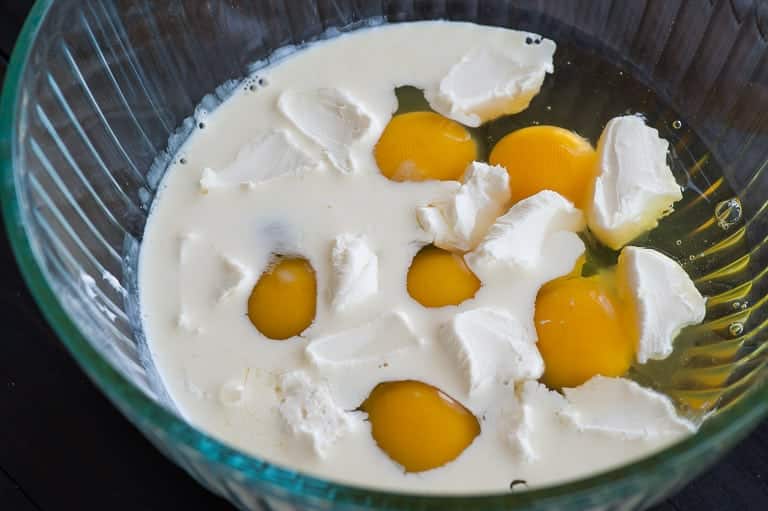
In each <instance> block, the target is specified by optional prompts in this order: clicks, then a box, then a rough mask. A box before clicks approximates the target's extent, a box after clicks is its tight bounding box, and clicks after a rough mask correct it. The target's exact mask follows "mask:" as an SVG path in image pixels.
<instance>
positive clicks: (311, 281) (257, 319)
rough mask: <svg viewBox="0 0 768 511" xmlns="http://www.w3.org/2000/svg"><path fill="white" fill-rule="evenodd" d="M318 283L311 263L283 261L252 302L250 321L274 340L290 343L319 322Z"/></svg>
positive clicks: (266, 275)
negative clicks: (291, 339)
mask: <svg viewBox="0 0 768 511" xmlns="http://www.w3.org/2000/svg"><path fill="white" fill-rule="evenodd" d="M316 301H317V281H316V279H315V271H314V270H313V269H312V265H310V264H309V261H307V260H306V259H302V258H280V259H278V260H277V261H276V262H275V263H274V264H273V265H271V266H270V267H269V268H268V269H267V271H265V272H264V273H263V274H262V275H261V277H260V278H259V281H258V282H257V283H256V285H255V286H254V287H253V291H251V296H250V297H249V298H248V318H249V319H250V320H251V323H253V326H255V327H256V329H257V330H258V331H259V332H261V333H262V334H264V335H265V336H266V337H268V338H270V339H276V340H282V339H288V338H289V337H293V336H295V335H299V334H300V333H301V332H303V331H304V330H306V328H307V327H308V326H309V325H310V324H312V321H313V320H314V319H315V306H316Z"/></svg>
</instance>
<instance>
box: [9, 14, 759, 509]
mask: <svg viewBox="0 0 768 511" xmlns="http://www.w3.org/2000/svg"><path fill="white" fill-rule="evenodd" d="M31 3H32V2H31V1H30V0H8V1H4V0H0V81H1V80H2V77H3V75H4V71H5V67H6V65H7V61H8V57H9V54H10V52H11V49H12V47H13V42H14V40H15V38H16V35H17V33H18V31H19V29H20V27H21V24H22V23H23V20H24V16H25V15H26V12H27V10H28V9H29V7H30V5H31ZM0 328H2V330H3V334H2V335H1V336H0V339H2V347H1V348H0V510H2V511H16V510H20V511H33V510H38V511H39V510H44V511H48V510H58V509H78V510H90V509H110V510H113V511H123V510H126V511H127V510H131V511H134V510H166V509H183V510H185V511H196V510H206V511H216V510H229V509H232V508H231V506H229V505H228V504H227V503H226V502H224V501H223V500H221V499H219V498H217V497H215V496H213V495H212V494H210V493H208V492H207V491H205V490H204V489H203V488H202V487H200V486H198V485H197V484H196V483H195V482H194V481H193V480H192V479H191V478H189V477H188V476H187V475H186V474H185V473H184V472H183V471H181V470H180V469H178V468H176V466H175V465H173V464H171V463H170V462H169V461H167V460H166V459H165V458H164V457H162V456H161V455H160V454H159V453H158V452H157V451H156V450H155V449H154V448H153V447H152V446H151V445H150V444H149V443H148V442H147V441H146V440H144V438H143V437H142V436H141V435H140V434H139V433H138V432H137V431H136V430H135V429H134V428H133V427H132V426H131V425H130V424H129V423H128V422H127V421H126V420H125V419H124V418H123V417H122V416H121V415H120V414H119V413H118V412H117V411H116V410H115V409H114V408H113V407H112V406H111V405H110V403H109V402H108V401H107V400H106V399H105V398H104V397H103V396H102V395H101V394H100V393H99V391H98V390H97V389H96V388H95V387H94V386H93V385H92V384H91V382H90V381H89V380H88V379H87V378H86V377H85V375H84V374H83V373H82V372H81V371H80V370H79V368H78V367H77V365H76V364H75V363H74V361H73V360H72V358H71V357H70V356H69V354H68V353H67V352H66V351H65V349H64V348H63V346H62V345H61V344H60V343H59V341H58V340H57V339H56V336H55V335H54V333H53V331H52V330H51V329H50V328H49V327H48V325H47V324H46V323H45V321H44V320H43V318H42V316H41V314H40V311H39V309H38V307H37V305H36V304H35V303H34V302H33V300H32V298H31V296H30V295H29V293H28V292H27V290H26V287H25V286H24V283H23V281H22V279H21V276H20V274H19V272H18V269H17V267H16V263H15V261H14V259H13V256H12V254H11V251H10V247H9V246H8V242H7V238H6V235H5V230H4V229H3V230H2V232H0ZM725 509H734V510H766V509H768V421H766V422H764V423H763V424H762V426H761V427H760V428H758V429H757V430H756V431H755V432H754V433H753V434H752V435H751V436H750V437H749V438H748V439H747V440H745V441H744V442H742V443H741V445H739V446H738V447H737V448H736V449H735V450H734V451H732V452H731V453H730V455H728V456H727V457H726V458H725V459H723V460H722V461H721V462H720V463H719V464H718V465H717V466H715V467H714V468H713V469H711V470H709V471H708V472H707V473H705V474H704V475H703V476H701V477H699V478H698V479H696V480H695V481H694V482H692V483H691V484H689V485H688V486H687V487H686V488H685V489H684V490H683V491H682V492H680V493H679V494H678V495H676V496H674V497H672V498H670V499H669V500H667V501H666V502H664V503H663V504H661V505H659V506H657V507H656V508H654V511H674V510H676V511H694V510H695V511H707V510H725Z"/></svg>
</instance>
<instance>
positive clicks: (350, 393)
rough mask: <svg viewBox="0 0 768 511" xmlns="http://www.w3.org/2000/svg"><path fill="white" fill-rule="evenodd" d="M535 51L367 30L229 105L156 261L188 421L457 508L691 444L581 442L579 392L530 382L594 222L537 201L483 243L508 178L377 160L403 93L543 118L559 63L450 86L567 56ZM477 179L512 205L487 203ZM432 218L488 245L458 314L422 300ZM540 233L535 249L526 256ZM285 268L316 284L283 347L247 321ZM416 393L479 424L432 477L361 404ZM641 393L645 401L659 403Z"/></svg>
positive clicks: (203, 149) (162, 236)
mask: <svg viewBox="0 0 768 511" xmlns="http://www.w3.org/2000/svg"><path fill="white" fill-rule="evenodd" d="M527 38H531V39H532V40H540V37H539V36H537V35H535V34H527V33H522V32H515V31H509V30H504V29H498V28H489V27H480V26H476V25H471V24H463V23H448V22H429V23H413V24H398V25H394V26H387V27H381V28H376V29H372V30H366V31H360V32H355V33H351V34H348V35H344V36H342V37H339V38H337V39H335V40H333V41H329V42H324V43H318V44H315V45H312V46H310V47H308V48H307V49H304V50H302V51H300V52H297V53H296V54H295V55H291V56H290V57H288V58H285V59H284V60H282V61H280V62H278V63H275V64H274V65H272V66H271V67H268V68H265V69H263V70H261V71H260V72H259V74H260V76H263V77H264V78H266V80H267V82H268V84H269V85H267V86H266V87H262V88H259V89H257V90H256V91H255V92H254V91H250V90H239V91H237V92H235V93H234V95H233V96H232V97H231V98H230V99H229V100H228V101H226V102H224V103H223V104H222V105H221V106H220V107H219V108H218V109H217V110H216V111H215V112H213V113H212V114H211V115H210V118H209V122H208V123H206V128H205V129H204V130H199V131H197V132H195V133H194V134H193V136H192V137H191V138H190V139H189V141H188V142H187V143H186V144H185V145H184V147H183V148H182V149H181V154H183V156H184V161H185V163H184V164H181V163H177V164H175V165H173V166H172V167H171V168H169V169H168V172H167V174H166V176H165V179H164V181H163V186H162V189H161V191H160V193H159V195H158V198H157V199H156V202H155V204H154V205H153V209H152V212H151V216H150V220H149V222H148V224H147V228H146V232H145V235H144V242H143V245H142V252H141V261H140V277H139V289H140V300H141V307H142V309H141V310H142V319H143V322H144V327H145V331H146V334H147V337H148V342H149V348H150V352H151V354H152V357H153V359H154V362H155V364H156V366H157V368H158V370H159V372H160V375H161V376H162V379H163V382H164V383H165V385H166V388H167V390H168V392H169V394H170V395H171V396H172V398H173V400H174V401H175V403H176V405H177V406H178V408H179V410H180V411H181V413H182V414H183V415H184V417H186V418H187V419H188V420H189V421H190V422H191V423H192V424H194V425H195V426H197V427H199V428H201V429H203V430H205V431H207V432H209V433H210V434H212V435H213V436H215V437H217V438H219V439H221V440H223V441H224V442H226V443H228V444H230V445H233V446H234V447H237V448H239V449H242V450H244V451H245V452H248V453H252V454H254V455H256V456H258V457H260V458H262V459H265V460H268V461H271V462H275V463H278V464H280V465H283V466H286V467H291V468H294V469H298V470H300V471H302V472H305V473H310V474H314V475H316V476H320V477H324V478H328V479H332V480H336V481H342V482H345V483H349V484H357V485H362V486H369V487H370V486H374V487H377V488H385V489H389V490H395V491H405V492H409V491H410V492H420V493H425V492H426V493H429V492H436V493H441V494H456V493H463V494H466V493H483V492H485V493H487V492H493V493H498V492H504V491H507V490H508V488H509V483H510V480H511V479H525V480H527V481H528V484H529V486H540V485H545V484H551V483H555V482H561V481H564V480H569V479H574V478H578V477H582V476H584V475H586V474H590V473H592V472H596V471H601V470H605V469H607V468H609V467H612V466H615V465H618V464H621V463H625V462H627V461H629V460H632V459H635V458H638V457H641V456H644V455H647V454H648V453H650V452H652V451H654V450H657V449H659V448H661V447H663V446H665V445H667V444H669V443H671V442H674V441H675V440H677V439H679V438H680V437H681V436H682V435H684V434H686V433H685V431H683V430H680V429H673V428H672V429H667V430H663V431H661V432H660V434H658V435H654V436H649V437H642V438H640V437H631V438H618V437H616V436H610V435H604V434H602V433H601V432H596V431H592V430H587V429H585V428H584V427H581V426H580V425H579V424H578V423H577V422H575V421H567V420H564V419H563V417H562V415H561V413H562V412H563V410H565V409H566V407H568V406H569V405H568V402H567V400H566V399H565V398H564V397H563V396H561V395H560V394H558V393H555V392H551V391H548V390H547V389H546V388H545V387H543V386H542V385H540V384H538V383H536V382H532V381H525V380H527V379H529V378H535V377H536V375H538V374H540V373H541V370H542V362H541V358H540V356H538V355H539V354H538V351H537V349H536V345H535V337H534V336H533V335H532V334H533V333H534V332H535V329H534V327H533V308H534V302H535V298H536V294H537V292H538V290H539V288H540V287H541V286H542V285H543V284H544V283H546V282H548V281H549V280H552V279H553V278H556V277H558V276H561V275H564V274H566V273H568V272H570V271H571V269H572V268H573V265H574V263H575V261H576V259H577V258H578V257H579V256H580V255H581V254H582V253H583V251H584V245H583V243H582V242H581V240H580V239H579V238H578V236H577V235H576V234H575V232H576V231H578V230H580V229H581V228H583V217H582V214H581V212H580V211H579V210H577V209H576V208H574V207H573V205H571V204H570V203H569V202H568V201H566V200H565V199H563V198H562V197H560V196H559V195H557V194H554V193H553V192H548V193H544V192H542V193H544V195H542V196H540V197H538V198H532V202H527V203H526V204H523V203H520V204H517V205H515V206H514V207H513V208H512V209H511V210H510V211H509V212H508V213H506V215H504V216H502V217H501V218H500V219H498V220H495V224H494V226H492V227H490V228H489V230H488V231H487V232H486V233H485V234H483V235H481V231H483V230H485V229H484V228H483V227H480V225H481V224H482V225H485V224H487V223H488V218H489V216H492V215H490V214H489V215H486V212H487V211H488V210H486V209H485V208H486V206H487V207H493V208H497V207H500V206H499V204H501V203H502V202H503V200H501V199H503V198H504V197H505V196H506V195H505V194H506V193H508V190H506V189H505V188H504V187H501V182H502V181H503V179H498V180H497V181H498V183H496V182H494V184H488V183H486V182H480V181H477V182H476V181H475V178H478V176H477V175H473V174H472V173H470V174H469V175H468V176H467V179H466V180H465V183H463V184H461V183H457V182H393V181H390V180H388V179H386V178H384V177H383V176H382V175H381V174H380V173H379V171H378V169H377V167H376V164H375V161H374V159H373V147H374V144H375V143H376V141H377V140H378V138H379V136H380V135H381V131H382V130H383V128H384V127H385V126H386V124H387V122H388V121H389V120H390V118H391V116H392V114H393V113H394V112H395V111H396V108H397V100H396V97H395V94H394V89H395V88H396V87H398V86H401V85H413V86H416V87H419V88H422V89H424V90H426V91H428V92H429V91H435V90H438V89H440V88H441V87H443V86H444V87H443V89H444V90H443V92H445V93H446V94H449V92H450V90H453V91H454V92H455V98H454V99H455V105H457V107H456V109H455V112H456V113H457V116H458V115H461V116H465V115H466V116H478V118H481V119H482V118H485V116H486V115H497V112H498V111H508V110H509V108H510V107H509V104H512V105H515V104H516V105H518V106H514V108H512V110H514V109H517V108H522V107H523V106H522V105H523V104H527V103H526V102H527V101H528V99H526V95H531V94H533V93H535V92H532V91H534V90H538V88H537V87H538V86H540V78H541V79H543V75H544V73H546V72H547V64H546V59H543V60H542V59H539V57H535V59H534V60H535V62H533V63H534V64H535V65H534V68H535V69H534V70H533V71H531V72H532V73H533V74H532V77H530V79H529V78H525V77H524V78H520V80H522V82H525V84H527V85H525V86H521V87H520V88H518V87H517V86H515V87H509V88H505V87H502V86H499V87H497V86H496V85H493V87H491V89H492V93H488V94H486V93H484V92H482V91H480V92H477V91H474V90H472V91H469V92H466V91H465V90H464V89H463V88H462V87H459V86H456V87H454V88H453V89H451V88H450V87H449V85H450V86H451V87H453V85H451V84H455V82H454V80H459V79H466V78H462V77H461V76H460V75H462V74H463V73H466V72H467V71H466V69H467V66H469V67H468V68H471V69H474V68H473V67H472V66H475V65H477V66H479V67H483V66H486V67H487V64H488V62H501V61H503V60H504V59H507V60H508V59H510V58H513V57H510V55H512V56H514V55H515V52H518V51H519V52H521V54H522V53H525V54H527V52H530V51H544V50H546V52H545V53H547V54H548V55H549V58H551V54H552V52H553V51H554V43H552V42H551V41H546V40H541V43H539V46H538V47H539V48H540V49H541V50H531V49H530V48H531V47H529V46H530V45H526V43H525V40H526V39H527ZM521 45H524V46H525V48H524V47H523V46H521ZM535 47H536V43H535V42H534V43H533V46H532V48H535ZM435 48H439V49H440V51H437V52H436V51H434V49H435ZM478 49H482V51H483V52H486V54H487V55H491V57H488V58H487V59H486V57H482V58H483V59H485V60H483V61H482V66H480V64H477V62H475V63H474V64H473V63H472V62H473V59H476V58H480V57H477V55H478V53H477V52H478ZM498 55H501V56H503V57H496V56H498ZM532 58H533V57H532ZM499 59H501V60H499ZM392 63H396V65H392ZM462 69H465V70H464V71H462ZM550 71H551V70H550ZM516 72H517V71H516ZM526 72H527V71H526ZM510 76H511V75H510ZM515 76H517V75H514V76H512V77H511V78H509V80H507V78H508V77H507V76H506V75H505V76H501V78H499V79H498V80H496V79H494V80H495V81H494V80H490V81H489V82H488V83H493V84H497V85H498V84H507V83H513V82H514V80H517V78H515ZM447 77H448V78H449V79H447ZM537 83H538V85H536V84H537ZM441 84H442V85H441ZM481 85H482V84H481ZM489 90H490V89H489ZM446 91H448V92H446ZM520 91H523V95H522V96H519V92H520ZM526 91H527V92H526ZM465 92H466V93H465ZM462 98H463V99H462ZM467 98H468V99H467ZM488 98H490V99H488ZM520 98H523V99H520ZM454 99H451V101H454ZM465 100H466V101H465ZM497 103H498V104H504V105H507V106H503V107H499V106H498V104H497ZM489 105H490V106H489ZM451 108H452V109H453V107H451ZM499 108H501V110H498V109H499ZM488 112H491V113H490V114H489V113H488ZM494 112H495V113H494ZM481 168H484V167H480V166H478V167H477V169H481ZM477 169H476V170H477ZM493 172H495V171H493ZM496 174H497V176H496V177H498V178H501V174H500V173H498V172H496ZM478 179H479V178H478ZM475 184H477V190H480V189H484V187H486V185H488V186H487V188H486V189H485V191H483V192H482V193H483V194H487V196H488V197H498V198H500V199H499V200H497V199H496V198H493V200H490V201H485V199H482V200H480V199H479V198H480V197H483V195H482V194H480V192H478V191H477V190H475V189H473V187H475ZM462 187H465V188H463V190H465V191H462ZM462 194H464V195H462ZM460 197H465V198H466V199H467V200H466V201H465V200H464V199H460ZM537 201H540V202H541V204H539V202H537ZM524 202H525V201H524ZM449 204H454V206H450V207H449V206H446V207H443V206H442V205H449ZM491 205H492V206H491ZM430 206H431V207H434V208H436V211H437V212H438V213H439V214H440V215H441V216H442V217H443V218H451V214H446V212H448V211H449V210H450V208H454V210H455V211H456V212H458V213H457V214H456V218H457V219H458V221H457V222H453V221H452V220H451V222H448V221H446V222H445V225H446V226H448V227H450V229H451V231H452V232H453V233H456V232H460V233H461V236H462V239H465V240H467V242H468V244H469V245H470V246H471V245H474V244H475V243H478V246H477V248H476V249H475V252H473V253H470V254H469V255H468V256H467V260H468V261H471V265H472V266H473V268H477V274H478V276H479V277H480V278H481V280H482V281H483V285H482V287H481V288H480V289H479V291H478V292H477V294H476V295H475V297H474V298H472V299H470V300H467V301H465V302H464V303H462V304H461V305H459V306H451V307H443V308H439V309H426V308H424V307H422V306H421V305H419V304H418V303H416V302H415V301H414V300H413V299H412V298H411V297H410V296H409V295H408V293H407V290H406V284H405V282H406V274H407V270H408V267H409V266H410V263H411V260H412V258H413V257H414V255H415V254H416V253H417V252H418V251H419V249H420V248H421V247H422V246H423V245H425V244H428V243H431V242H432V241H433V239H434V238H437V237H438V234H437V233H438V231H435V232H431V233H429V232H425V230H424V229H423V228H422V226H421V225H420V224H419V221H418V219H417V210H419V208H424V207H430ZM465 206H466V208H467V209H464V208H465ZM504 207H506V206H503V207H501V212H503V209H504ZM521 209H522V210H523V211H522V212H521V211H520V210H521ZM460 211H468V212H469V213H468V216H461V215H462V214H463V213H460ZM495 214H496V213H495V212H494V213H493V215H495ZM459 225H461V226H462V227H460V228H459V227H457V226H459ZM439 232H443V231H439ZM446 232H447V231H446ZM529 236H531V238H530V240H531V243H530V244H528V243H527V242H526V243H519V241H520V240H521V239H526V240H527V239H528V238H527V237H529ZM275 253H281V254H294V255H300V256H303V257H305V258H306V259H308V260H309V262H310V263H311V265H312V267H313V269H314V270H315V275H316V279H317V311H316V317H315V320H314V322H313V323H312V325H311V326H310V327H309V328H308V329H307V330H305V331H304V332H303V333H302V334H301V335H300V336H296V337H294V338H291V339H288V340H285V341H272V340H268V339H266V338H265V337H264V336H263V335H261V334H260V333H259V332H258V331H257V330H256V329H255V328H254V326H253V325H252V324H251V323H250V321H249V319H248V317H247V315H246V311H247V306H246V304H247V300H248V296H249V293H250V290H251V289H252V288H253V286H254V284H255V283H256V281H257V279H258V278H259V276H260V275H261V274H262V272H263V271H264V270H265V269H266V268H267V267H268V265H269V263H270V260H271V257H272V255H273V254H275ZM472 254H474V255H472ZM470 256H471V257H470ZM446 325H447V326H446ZM486 332H489V333H490V334H491V335H490V337H487V338H486V336H485V335H484V334H485V333H486ZM446 335H447V337H446ZM502 358H503V360H502ZM487 373H492V375H489V374H487ZM406 379H417V380H420V381H423V382H426V383H428V384H431V385H434V386H435V387H437V388H439V389H441V390H442V391H443V392H445V393H446V394H448V395H450V396H452V397H453V398H455V399H457V400H458V401H460V402H461V403H462V404H464V405H465V406H466V407H467V408H468V409H469V410H471V411H472V412H473V413H474V414H475V415H476V416H477V417H478V418H480V420H481V430H482V431H481V434H480V435H479V436H478V437H477V438H476V439H475V440H474V442H473V443H472V444H471V445H470V446H469V447H468V448H467V449H466V450H465V451H464V452H463V453H462V454H461V455H460V456H459V458H457V459H456V460H455V461H453V462H451V463H448V464H446V465H445V466H443V467H440V468H437V469H434V470H431V471H428V472H423V473H417V474H405V473H404V472H403V470H402V467H400V466H398V465H397V464H396V463H394V462H393V461H391V460H390V459H389V458H388V457H387V456H386V455H385V454H384V453H383V452H382V451H381V450H380V449H379V448H378V447H377V445H376V444H375V442H374V441H373V438H372V437H371V434H370V425H369V423H368V422H366V421H365V420H364V416H363V415H361V414H360V413H359V412H356V411H355V410H356V409H357V408H358V407H359V406H360V404H361V403H362V402H363V400H364V399H365V398H366V397H367V396H368V394H369V393H370V391H371V389H372V388H373V387H374V386H375V385H377V384H378V383H380V382H383V381H394V380H406ZM596 385H597V386H598V387H599V386H600V385H603V384H601V383H600V382H598V383H597V384H596ZM628 396H629V399H633V400H638V401H643V400H645V399H647V398H648V396H655V393H650V391H648V393H630V394H629V395H628ZM630 404H631V402H630ZM626 405H627V403H617V404H616V406H615V408H614V407H612V406H611V403H604V406H603V407H602V408H600V409H599V410H597V411H595V409H592V408H590V409H589V414H590V415H589V416H590V417H596V418H595V421H597V420H598V418H600V417H602V419H601V420H602V422H603V423H611V421H612V420H613V418H614V415H615V414H621V413H623V410H624V409H623V407H624V406H626ZM568 409H576V410H578V409H580V408H579V405H578V404H572V405H570V408H568ZM598 415H599V417H598ZM603 415H604V416H603ZM590 420H591V419H590Z"/></svg>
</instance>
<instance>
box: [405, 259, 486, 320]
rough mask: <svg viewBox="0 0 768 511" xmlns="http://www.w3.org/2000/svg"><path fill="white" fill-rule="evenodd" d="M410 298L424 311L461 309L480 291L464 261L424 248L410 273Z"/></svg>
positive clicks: (473, 275)
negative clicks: (456, 307)
mask: <svg viewBox="0 0 768 511" xmlns="http://www.w3.org/2000/svg"><path fill="white" fill-rule="evenodd" d="M407 284H408V294H410V295H411V297H412V298H413V299H414V300H416V301H417V302H419V303H420V304H422V305H423V306H424V307H443V306H445V305H458V304H460V303H461V302H463V301H464V300H467V299H469V298H472V297H473V296H475V293H476V292H477V290H478V289H480V280H479V279H478V278H477V277H476V276H475V274H474V273H472V271H471V270H470V269H469V268H467V265H466V263H465V262H464V259H463V258H462V257H461V256H460V255H457V254H454V253H452V252H448V251H447V250H443V249H441V248H437V247H435V246H433V245H428V246H426V247H424V248H422V249H421V250H420V251H419V253H418V254H416V256H415V257H414V258H413V261H412V262H411V267H410V268H409V269H408V282H407Z"/></svg>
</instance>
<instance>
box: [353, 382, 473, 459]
mask: <svg viewBox="0 0 768 511" xmlns="http://www.w3.org/2000/svg"><path fill="white" fill-rule="evenodd" d="M360 408H361V409H362V410H363V411H364V412H366V413H368V420H369V421H370V422H371V433H372V434H373V439H374V440H375V441H376V443H377V444H378V445H379V447H380V448H381V449H382V450H383V451H384V452H385V453H386V454H387V455H388V456H389V457H390V458H392V459H393V460H394V461H396V462H397V463H399V464H400V465H402V466H403V467H404V468H405V471H406V472H421V471H424V470H430V469H433V468H437V467H440V466H442V465H445V464H446V463H448V462H449V461H452V460H454V459H456V458H457V457H458V456H459V455H460V454H461V453H462V452H463V451H464V449H466V448H467V447H468V446H469V445H470V444H471V443H472V441H473V440H474V439H475V437H476V436H477V435H478V434H479V433H480V423H479V422H478V421H477V418H476V417H475V416H474V415H473V414H472V413H471V412H470V411H469V410H467V409H466V408H464V406H462V405H461V403H459V402H457V401H456V400H454V399H452V398H451V397H450V396H447V395H446V394H444V393H443V392H441V391H440V390H439V389H436V388H435V387H433V386H431V385H427V384H426V383H422V382H419V381H412V380H407V381H397V382H387V383H380V384H379V385H377V386H376V387H375V388H374V389H373V391H371V394H370V395H369V396H368V398H367V399H366V400H365V402H364V403H363V404H362V406H361V407H360Z"/></svg>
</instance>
